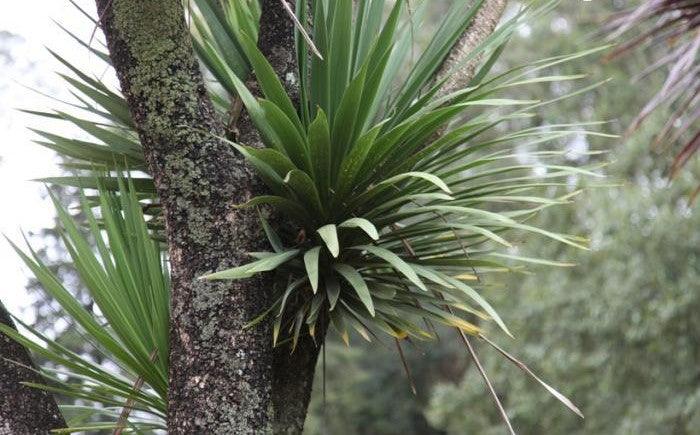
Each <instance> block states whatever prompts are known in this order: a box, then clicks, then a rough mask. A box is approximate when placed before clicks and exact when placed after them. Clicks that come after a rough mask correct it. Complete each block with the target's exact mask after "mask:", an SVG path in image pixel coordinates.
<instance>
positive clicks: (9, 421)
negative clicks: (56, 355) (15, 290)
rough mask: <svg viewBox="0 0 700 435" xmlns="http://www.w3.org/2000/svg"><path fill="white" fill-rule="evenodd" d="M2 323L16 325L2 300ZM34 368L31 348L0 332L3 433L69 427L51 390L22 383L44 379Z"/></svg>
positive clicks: (45, 431) (0, 419) (10, 434)
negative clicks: (28, 350) (26, 347)
mask: <svg viewBox="0 0 700 435" xmlns="http://www.w3.org/2000/svg"><path fill="white" fill-rule="evenodd" d="M0 323H3V324H5V325H8V326H10V327H11V328H14V327H15V325H14V323H13V322H12V319H11V318H10V315H9V314H8V312H7V311H6V310H5V307H4V306H3V305H2V303H0ZM32 368H34V363H33V362H32V359H31V357H30V356H29V352H27V350H26V349H25V348H24V347H22V345H21V344H19V343H17V342H16V341H14V340H12V339H11V338H10V337H7V336H6V335H4V334H0V435H15V434H48V433H49V431H50V430H51V429H59V428H64V427H66V422H65V420H63V416H62V415H61V411H59V409H58V405H56V401H55V400H54V398H53V396H52V395H51V393H48V392H46V391H42V390H39V389H37V388H31V387H27V386H24V385H22V384H20V382H25V381H26V382H34V383H43V382H45V381H44V379H43V378H42V377H41V375H39V374H38V373H37V372H35V371H33V370H32Z"/></svg>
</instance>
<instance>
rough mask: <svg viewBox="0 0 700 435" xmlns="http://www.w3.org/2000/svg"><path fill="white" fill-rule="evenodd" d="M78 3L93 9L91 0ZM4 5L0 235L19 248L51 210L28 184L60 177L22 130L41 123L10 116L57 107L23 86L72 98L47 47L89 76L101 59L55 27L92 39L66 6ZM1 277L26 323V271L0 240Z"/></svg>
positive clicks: (38, 2)
mask: <svg viewBox="0 0 700 435" xmlns="http://www.w3.org/2000/svg"><path fill="white" fill-rule="evenodd" d="M77 3H78V4H80V5H81V6H83V7H85V8H86V9H87V10H89V11H93V10H94V1H91V0H77ZM7 6H8V7H6V8H3V11H2V13H1V14H0V138H1V140H0V232H2V233H4V234H5V235H7V236H8V237H9V238H11V239H12V240H14V241H16V242H20V241H21V231H24V232H30V231H37V230H39V229H41V228H43V227H47V226H50V225H51V224H52V216H53V207H52V206H51V204H50V203H49V202H48V201H47V200H46V199H45V195H44V189H43V187H42V185H41V184H40V183H36V182H32V181H30V180H31V179H34V178H39V177H45V176H49V175H56V174H57V173H58V172H59V170H58V168H57V167H56V157H55V155H54V154H53V153H52V152H50V151H48V150H46V149H44V148H42V147H40V146H39V145H36V144H34V143H32V139H33V138H35V136H34V135H33V133H31V132H30V131H28V130H27V126H33V127H39V128H41V127H42V126H43V125H42V124H43V123H45V121H42V120H41V119H38V118H36V117H32V116H29V115H25V114H22V113H19V112H17V110H15V109H17V108H32V109H35V110H49V109H51V108H55V107H58V106H57V104H56V103H55V102H53V101H51V99H49V98H47V97H42V96H41V95H39V94H37V93H36V92H33V91H31V90H28V89H27V88H26V87H25V86H28V87H31V88H34V89H37V90H39V91H41V92H43V93H46V94H48V95H51V96H54V97H57V98H62V99H70V96H69V95H68V93H67V90H66V88H65V86H63V84H62V82H61V79H60V78H59V77H58V76H57V75H56V74H55V72H56V71H59V70H62V69H61V67H60V66H59V65H58V63H57V62H56V61H55V60H53V59H52V58H51V56H50V55H49V54H48V52H47V51H46V49H45V47H50V48H52V49H54V50H55V51H58V52H60V53H61V54H62V55H64V57H67V58H68V59H70V60H71V62H74V63H76V64H78V65H81V67H83V68H85V69H88V70H92V71H94V70H95V69H96V68H98V67H99V61H98V60H97V59H95V58H94V57H91V56H89V55H88V53H87V51H86V49H84V48H82V47H80V46H79V45H78V44H77V43H76V42H75V41H73V40H71V39H70V38H69V37H68V36H67V35H66V34H65V33H64V32H63V31H62V30H61V29H60V28H59V27H58V26H57V25H56V24H55V23H54V22H53V21H52V20H56V21H59V22H61V24H63V25H64V26H65V27H67V28H69V29H71V31H72V32H74V33H76V34H78V35H80V36H82V37H85V38H89V36H90V34H91V33H92V30H93V25H92V23H91V22H90V21H89V20H87V18H85V17H84V16H83V15H81V14H80V12H78V11H77V10H76V9H75V8H74V7H73V6H72V5H71V4H70V2H68V0H23V1H18V2H12V5H7ZM8 33H9V34H11V35H14V36H10V35H8ZM95 72H97V73H99V72H98V71H95ZM0 277H1V278H0V283H2V284H1V285H0V300H2V302H3V303H4V304H5V305H6V306H7V308H8V309H9V310H10V312H12V313H13V314H16V315H19V316H20V317H23V318H25V319H27V320H31V313H30V312H23V311H22V310H21V308H22V307H23V306H26V305H27V304H28V302H29V301H30V299H29V298H28V296H27V294H26V291H25V289H24V285H25V283H26V280H27V277H28V271H27V270H26V269H25V268H24V267H23V266H22V265H21V263H20V260H19V259H18V258H17V256H16V255H15V253H14V252H13V251H11V249H10V247H9V245H8V244H7V242H6V241H5V240H4V239H2V240H0Z"/></svg>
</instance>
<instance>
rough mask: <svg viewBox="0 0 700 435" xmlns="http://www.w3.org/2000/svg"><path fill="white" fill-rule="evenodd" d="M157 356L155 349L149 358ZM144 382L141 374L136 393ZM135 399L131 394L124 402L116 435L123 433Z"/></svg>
mask: <svg viewBox="0 0 700 435" xmlns="http://www.w3.org/2000/svg"><path fill="white" fill-rule="evenodd" d="M156 356H158V350H157V349H153V352H151V354H150V355H149V356H148V360H149V361H151V362H153V361H155V360H156ZM144 382H145V380H144V379H143V377H142V376H139V377H138V378H137V379H136V382H134V387H133V391H134V395H135V394H136V393H137V392H138V391H139V390H140V389H141V388H142V387H143V384H144ZM135 401H136V400H135V398H134V397H133V396H131V397H129V399H128V400H127V401H126V403H125V404H124V408H123V409H122V412H121V414H120V415H119V420H118V421H117V428H116V429H115V430H114V435H121V434H122V431H123V430H124V428H125V427H126V422H127V420H128V419H129V414H130V413H131V409H132V408H133V406H134V402H135Z"/></svg>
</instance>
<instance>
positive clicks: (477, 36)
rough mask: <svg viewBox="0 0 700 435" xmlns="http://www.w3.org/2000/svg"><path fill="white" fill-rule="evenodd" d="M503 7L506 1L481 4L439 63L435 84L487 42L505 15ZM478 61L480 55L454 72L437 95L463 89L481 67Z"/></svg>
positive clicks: (497, 0)
mask: <svg viewBox="0 0 700 435" xmlns="http://www.w3.org/2000/svg"><path fill="white" fill-rule="evenodd" d="M506 3H507V1H506V0H484V3H483V4H482V5H481V7H480V9H479V11H478V12H477V13H476V15H475V16H474V18H473V19H472V22H471V24H470V25H469V26H468V27H467V29H466V30H465V31H464V33H462V36H461V37H460V38H459V40H458V41H457V43H456V44H455V45H454V47H453V48H452V50H451V51H450V54H449V55H448V56H447V58H446V59H445V61H444V62H443V63H442V66H441V67H440V71H439V72H438V74H437V76H436V79H437V81H440V80H442V79H444V78H445V77H448V76H449V75H450V72H452V70H453V69H454V68H456V67H458V66H459V65H460V64H461V63H462V62H464V60H465V59H466V57H467V55H469V53H471V52H472V51H474V49H475V48H477V47H478V46H479V44H481V43H482V42H484V41H485V40H486V38H488V37H489V35H491V33H493V31H494V29H495V28H496V26H497V25H498V22H499V21H500V20H501V16H502V15H503V12H504V11H505V8H506ZM481 57H482V56H481V55H479V56H476V57H475V58H474V59H472V60H470V61H468V62H467V63H466V64H465V65H463V66H462V67H461V68H460V69H459V70H458V71H455V72H454V73H453V74H452V76H450V77H449V78H447V81H446V82H445V84H444V85H443V87H442V88H441V89H440V92H439V94H440V95H447V94H449V93H451V92H455V91H457V90H459V89H464V88H466V87H467V86H468V85H469V82H470V81H471V80H472V78H474V74H475V73H476V67H477V66H478V65H479V63H481Z"/></svg>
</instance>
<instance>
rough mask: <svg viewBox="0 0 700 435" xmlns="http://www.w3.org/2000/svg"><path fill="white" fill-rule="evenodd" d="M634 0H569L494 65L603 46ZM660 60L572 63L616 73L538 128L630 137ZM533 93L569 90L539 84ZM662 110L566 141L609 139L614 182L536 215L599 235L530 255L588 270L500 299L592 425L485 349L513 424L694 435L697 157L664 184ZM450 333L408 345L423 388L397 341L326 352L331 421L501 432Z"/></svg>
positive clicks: (600, 145) (531, 350)
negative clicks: (604, 34) (606, 24)
mask: <svg viewBox="0 0 700 435" xmlns="http://www.w3.org/2000/svg"><path fill="white" fill-rule="evenodd" d="M631 4H636V2H623V1H620V2H614V3H613V2H585V3H583V2H565V3H562V4H560V5H559V6H558V7H557V9H556V10H555V12H554V13H553V15H552V16H548V17H546V18H545V19H542V20H540V21H538V22H536V23H531V26H529V27H526V28H521V29H520V31H519V32H518V33H516V37H515V38H514V39H513V41H511V43H510V45H509V50H506V54H505V55H504V58H503V59H502V60H503V62H502V64H501V65H497V66H496V68H504V69H505V68H507V65H509V64H515V63H519V62H521V61H523V60H524V59H531V58H533V57H534V58H537V57H543V56H547V55H551V54H552V53H557V52H558V53H561V52H570V51H575V50H577V49H580V48H582V47H586V46H590V44H591V43H592V42H593V41H599V40H600V36H599V35H598V33H597V32H598V30H599V24H600V23H601V22H603V20H604V19H605V17H607V16H608V15H609V14H610V13H611V12H613V11H617V10H621V9H624V8H626V7H628V6H630V5H631ZM662 54H663V47H657V50H656V51H654V50H647V51H641V52H638V53H634V54H632V55H629V56H627V57H625V58H624V61H622V62H609V63H604V62H602V61H601V60H600V59H594V60H583V61H581V63H579V64H577V63H576V62H572V63H569V64H567V65H566V67H565V68H567V69H565V70H562V71H561V73H562V74H569V73H572V72H573V71H575V70H577V69H580V68H581V67H582V66H583V67H584V68H585V70H586V71H587V72H589V74H590V75H591V80H594V81H595V80H600V79H604V78H608V77H610V78H612V80H611V82H610V83H608V84H607V85H606V86H604V87H601V88H598V89H596V90H594V91H593V92H590V93H588V94H587V95H586V96H585V97H583V98H580V99H577V100H568V101H566V100H565V101H562V102H561V103H559V105H558V106H557V107H556V110H550V109H547V108H545V109H544V110H542V111H541V112H540V113H539V116H540V117H541V119H542V121H543V122H544V123H559V122H571V121H572V120H582V121H592V120H601V119H602V120H610V121H611V122H610V123H609V124H608V125H607V126H606V131H608V132H612V133H617V134H623V133H624V132H625V129H626V128H627V126H628V125H629V122H630V121H631V120H632V119H634V117H635V115H636V114H637V113H638V111H639V110H640V109H641V108H642V107H643V106H644V104H645V103H646V102H647V101H648V99H649V98H650V97H651V96H652V95H654V93H655V90H656V89H658V87H659V86H660V85H661V84H662V83H663V80H664V78H665V76H664V75H663V73H662V72H660V74H659V75H652V76H650V77H648V78H646V79H645V80H644V81H643V82H641V83H631V80H630V77H632V76H633V75H634V74H635V73H636V72H639V71H641V70H642V69H643V67H644V66H645V65H647V64H648V63H649V62H651V61H652V60H653V59H655V58H658V56H660V55H662ZM531 90H532V88H528V91H531ZM535 92H539V93H540V94H541V95H551V94H552V93H557V92H564V90H563V89H560V88H558V87H556V86H549V85H543V86H541V87H540V89H539V91H535ZM667 116H668V112H667V111H664V110H661V111H660V112H659V113H655V114H654V115H652V116H651V117H650V118H648V119H647V120H646V121H645V122H644V124H643V125H642V127H641V129H640V131H639V132H637V133H636V134H635V135H634V136H632V137H631V138H630V140H627V141H624V140H616V141H615V140H613V141H611V140H609V139H606V140H598V139H597V138H587V139H586V140H582V138H575V139H573V140H569V141H566V142H563V143H562V146H566V147H568V148H569V149H571V150H572V151H575V150H581V149H610V148H612V152H611V155H608V156H606V157H605V159H609V160H612V161H613V162H614V163H613V164H612V165H610V166H609V167H608V168H607V169H606V172H607V173H608V174H609V176H610V178H612V179H613V180H614V181H615V182H617V183H618V184H620V186H619V187H615V188H606V189H598V190H596V189H589V190H587V191H585V192H584V193H582V196H581V197H579V198H578V200H577V201H576V203H575V204H574V205H572V206H570V207H563V208H557V209H556V210H552V212H547V213H545V214H544V215H542V216H541V217H539V218H538V219H536V222H535V223H536V224H537V225H538V226H542V227H544V228H547V229H549V230H552V231H562V230H563V229H564V228H569V229H570V231H571V232H572V233H577V234H588V235H590V237H591V239H592V252H576V250H575V249H568V248H566V247H564V248H562V247H561V246H555V245H554V244H551V243H549V242H547V241H543V240H540V241H532V240H531V241H529V242H528V244H527V247H526V249H525V252H523V255H530V256H536V257H543V258H553V259H567V260H573V261H574V262H576V263H578V265H577V266H576V267H575V268H567V269H557V270H555V271H552V270H550V269H549V268H546V270H545V268H543V269H540V270H533V275H529V276H517V277H515V279H513V280H511V281H508V282H504V283H502V284H503V285H505V286H506V287H507V288H508V290H507V293H505V294H506V295H508V297H503V298H502V299H503V300H498V301H496V303H497V304H499V306H503V305H500V304H505V306H503V308H502V314H503V316H504V317H507V318H509V319H511V318H512V319H513V322H514V323H513V333H514V335H515V337H516V340H515V341H514V342H511V343H509V345H510V346H511V349H512V350H513V351H514V353H516V354H518V355H520V356H521V357H522V359H523V360H524V361H525V362H527V363H530V364H531V365H533V366H535V367H537V369H538V370H539V371H540V373H541V375H542V376H543V377H544V378H545V379H547V380H550V381H551V382H553V383H554V384H555V385H557V386H561V391H562V392H563V393H565V394H567V395H568V396H569V397H571V398H572V399H573V400H574V401H575V402H576V403H577V404H578V405H580V408H581V410H582V411H583V412H584V414H585V415H586V420H585V421H583V422H581V421H579V420H578V419H577V418H576V417H575V416H574V415H572V414H567V415H564V414H562V413H561V412H559V411H560V410H559V409H558V406H556V402H555V401H553V400H552V399H551V398H550V397H547V396H546V395H543V394H541V391H540V390H539V388H538V386H537V385H535V384H534V383H532V382H531V381H530V380H528V379H526V378H523V377H522V376H521V374H520V372H519V371H518V370H517V368H515V367H512V366H510V365H508V364H506V363H504V362H503V360H502V359H501V358H500V357H499V356H498V355H494V354H490V352H487V349H486V348H483V347H482V349H483V350H482V351H481V352H480V355H481V356H482V359H483V360H485V365H486V368H487V370H488V372H489V373H490V374H491V376H492V377H493V378H494V379H493V381H494V383H495V384H496V388H497V390H498V391H499V394H501V395H502V397H503V398H504V400H505V403H504V405H505V406H506V408H507V409H508V410H509V415H510V416H511V417H512V418H513V424H514V426H515V428H516V430H517V431H518V433H522V434H541V433H551V434H569V433H580V434H601V433H605V434H629V433H640V434H647V433H648V434H651V433H679V434H691V433H694V430H695V429H696V428H697V427H698V424H700V422H699V421H698V413H697V409H698V397H699V395H698V394H699V392H700V370H699V369H698V366H697V361H698V359H699V358H700V348H699V347H698V345H697V344H695V343H697V342H698V341H699V340H700V337H699V336H700V332H699V331H700V329H699V328H698V326H699V325H698V320H697V316H695V315H694V314H693V313H694V312H696V311H697V309H698V306H699V305H700V284H699V283H698V273H699V272H698V271H699V270H700V257H699V256H698V254H699V253H700V248H699V246H700V243H698V242H699V241H700V240H699V238H700V231H699V228H700V216H699V215H698V211H697V208H698V206H697V205H695V206H694V207H692V208H691V207H689V206H688V203H687V200H688V197H687V196H688V193H689V192H691V191H692V190H693V189H694V187H695V186H696V183H697V179H698V178H697V174H698V165H697V159H696V162H695V163H693V162H692V161H691V163H690V171H688V173H686V172H685V171H684V172H681V173H680V174H679V179H678V180H676V181H674V183H673V184H671V185H670V186H669V183H668V181H667V180H666V179H665V178H664V175H665V174H666V173H667V170H668V167H669V166H670V164H671V161H672V158H673V156H672V155H670V154H668V153H666V154H656V153H653V152H650V151H649V144H650V142H652V141H653V140H654V137H655V135H656V133H657V132H658V131H659V129H661V128H662V127H663V125H664V122H665V119H666V117H667ZM573 155H575V152H574V153H573ZM692 165H695V166H692ZM506 300H507V302H506ZM513 316H514V317H513ZM447 337H448V339H445V340H442V341H441V342H440V343H439V344H438V345H435V346H432V347H431V348H430V349H429V350H426V349H416V348H407V349H406V354H407V358H408V360H409V364H410V365H411V368H412V371H413V375H414V377H415V378H416V379H417V384H418V397H417V398H414V397H413V396H412V394H411V392H410V389H409V387H408V385H407V384H406V382H405V377H404V375H403V370H402V368H401V367H400V365H399V364H397V363H396V356H395V350H394V349H393V348H391V347H388V346H387V347H381V346H367V347H363V346H361V345H359V346H358V345H353V351H352V352H345V353H343V354H342V356H341V355H340V354H339V353H335V352H329V354H328V359H327V375H326V377H327V392H326V413H327V414H328V418H327V419H326V422H325V427H327V428H328V429H329V431H330V432H331V433H347V434H441V433H449V434H464V433H478V434H500V433H503V427H502V424H501V422H500V420H499V417H498V415H497V414H496V413H495V411H494V410H493V408H492V406H491V402H490V401H489V400H488V397H487V396H486V391H485V389H484V388H483V386H482V384H481V382H480V379H479V377H478V373H477V372H476V370H474V369H473V367H471V368H470V364H469V362H468V356H467V355H466V354H465V353H464V350H463V349H461V348H460V347H459V346H458V345H456V344H455V343H454V341H453V340H450V339H449V338H450V337H449V334H448V335H447ZM338 346H340V344H339V345H338ZM329 349H332V348H329ZM319 375H320V373H319ZM320 379H321V378H320V377H319V380H320ZM397 380H398V381H397ZM402 381H403V382H402ZM317 385H319V386H320V382H319V384H317ZM321 396H322V394H321V391H320V389H318V388H317V390H316V396H315V398H314V399H315V400H314V403H313V407H312V411H313V413H312V416H311V418H310V419H309V423H310V424H309V427H308V428H307V429H308V433H314V434H315V433H323V430H322V429H321V428H322V427H324V422H323V406H322V403H323V400H322V397H321ZM381 416H384V418H381Z"/></svg>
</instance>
